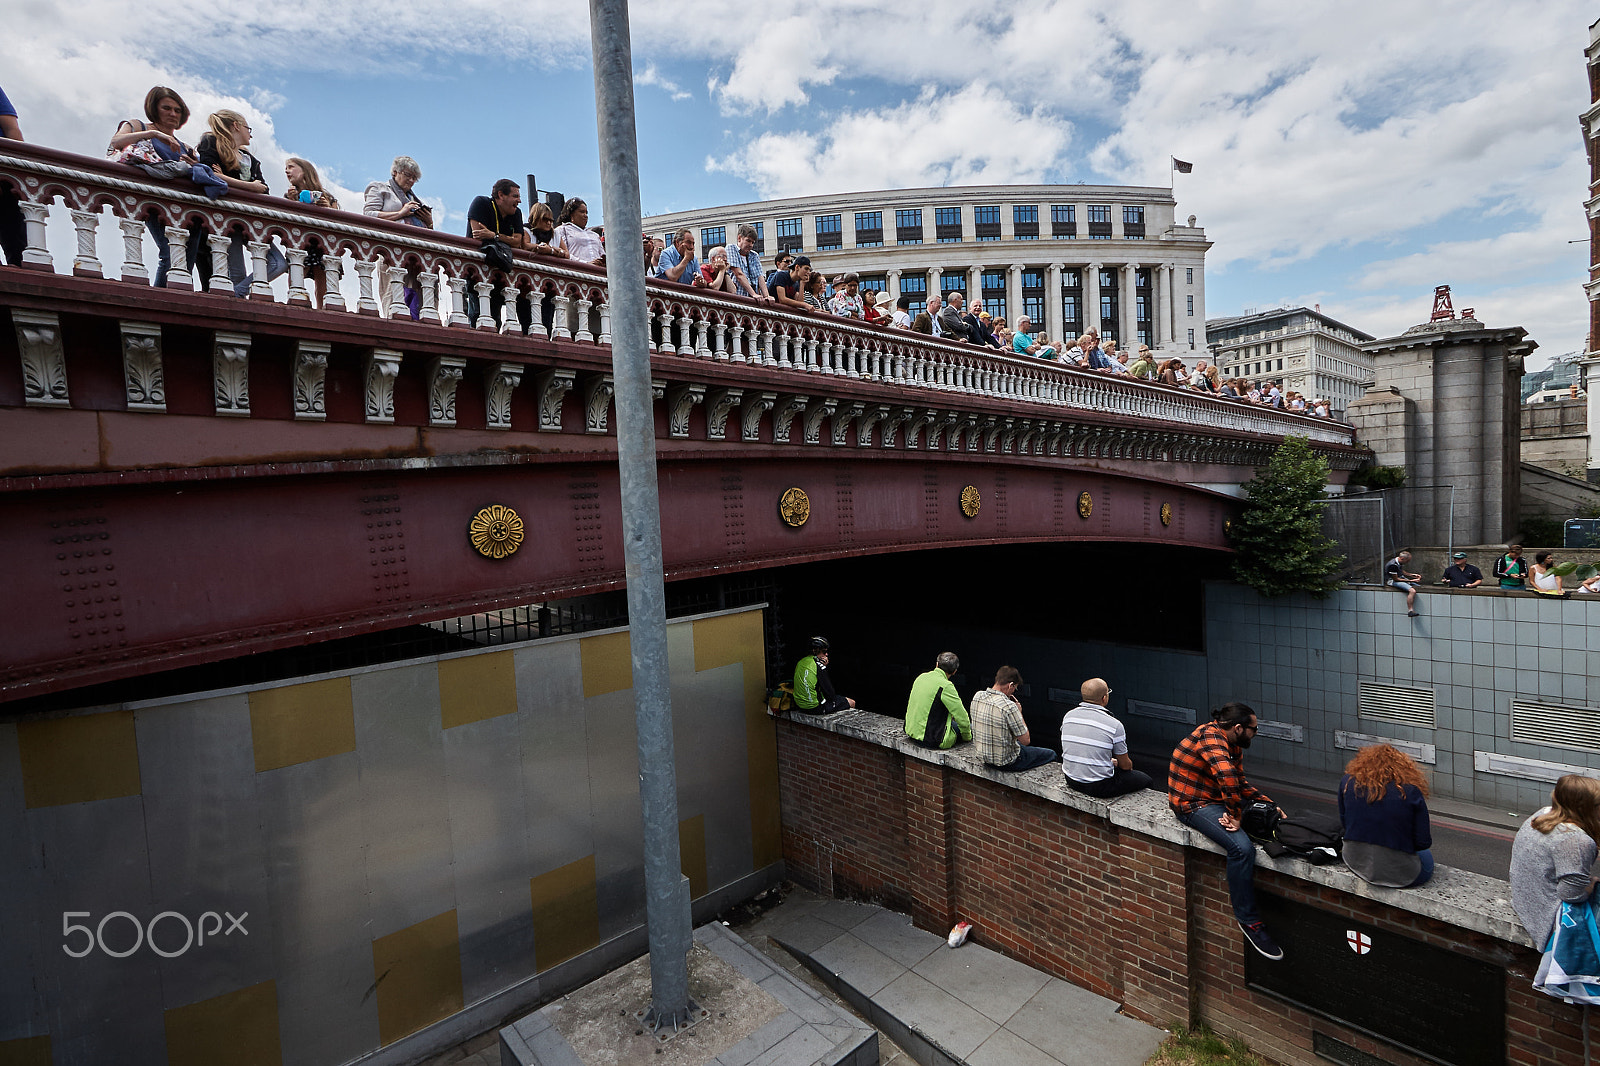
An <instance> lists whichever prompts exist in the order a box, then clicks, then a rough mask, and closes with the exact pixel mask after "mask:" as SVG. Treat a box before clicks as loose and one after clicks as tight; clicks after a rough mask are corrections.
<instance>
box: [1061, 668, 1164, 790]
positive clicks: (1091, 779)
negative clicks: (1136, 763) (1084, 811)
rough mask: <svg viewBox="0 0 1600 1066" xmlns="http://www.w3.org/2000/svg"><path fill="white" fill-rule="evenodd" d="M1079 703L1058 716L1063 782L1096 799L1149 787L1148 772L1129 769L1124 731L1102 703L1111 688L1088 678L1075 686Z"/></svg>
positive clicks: (1129, 763)
mask: <svg viewBox="0 0 1600 1066" xmlns="http://www.w3.org/2000/svg"><path fill="white" fill-rule="evenodd" d="M1078 694H1079V695H1080V696H1082V697H1083V702H1082V703H1080V704H1078V705H1077V706H1076V707H1074V708H1073V709H1072V710H1070V711H1068V712H1067V714H1066V717H1064V718H1062V719H1061V765H1062V768H1063V769H1064V770H1066V772H1067V785H1068V786H1069V787H1070V788H1072V789H1073V790H1074V791H1077V792H1082V793H1083V794H1084V795H1086V796H1095V797H1097V798H1099V799H1111V798H1112V797H1113V796H1125V795H1127V794H1128V793H1130V792H1138V791H1139V790H1140V789H1146V788H1149V787H1150V775H1149V774H1146V773H1143V772H1141V771H1139V770H1135V769H1134V768H1133V759H1132V758H1130V757H1129V755H1128V734H1127V731H1126V730H1124V729H1123V728H1122V723H1121V722H1119V721H1117V720H1116V719H1115V718H1113V717H1112V716H1111V712H1110V711H1108V710H1106V704H1107V703H1109V702H1110V701H1111V688H1110V686H1109V685H1107V684H1106V683H1105V681H1104V680H1102V679H1101V678H1098V677H1091V678H1090V679H1089V680H1087V681H1085V682H1084V683H1083V684H1082V685H1081V686H1079V688H1078Z"/></svg>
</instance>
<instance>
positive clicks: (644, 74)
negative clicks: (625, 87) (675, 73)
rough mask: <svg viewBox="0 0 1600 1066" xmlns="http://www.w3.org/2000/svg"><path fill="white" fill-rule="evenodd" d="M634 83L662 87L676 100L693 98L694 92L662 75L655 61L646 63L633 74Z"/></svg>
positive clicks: (661, 88)
mask: <svg viewBox="0 0 1600 1066" xmlns="http://www.w3.org/2000/svg"><path fill="white" fill-rule="evenodd" d="M633 84H634V85H648V86H653V87H655V88H657V89H660V90H661V91H662V92H664V93H666V94H667V95H668V96H670V97H672V99H674V100H693V99H694V93H691V92H688V91H686V90H684V89H682V88H679V86H678V83H677V82H675V81H672V80H671V79H670V78H667V77H665V76H663V75H662V73H661V71H659V70H657V69H656V65H655V64H654V63H646V64H645V67H644V69H643V70H641V71H636V72H635V73H634V75H633Z"/></svg>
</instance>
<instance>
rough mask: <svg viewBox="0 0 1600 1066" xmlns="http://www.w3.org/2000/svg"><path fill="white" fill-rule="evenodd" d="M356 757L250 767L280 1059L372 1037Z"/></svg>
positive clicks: (306, 1056) (336, 1057)
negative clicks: (265, 875)
mask: <svg viewBox="0 0 1600 1066" xmlns="http://www.w3.org/2000/svg"><path fill="white" fill-rule="evenodd" d="M356 760H357V756H356V753H355V752H346V753H343V754H339V755H330V756H329V757H327V758H325V759H316V760H314V761H311V762H304V763H297V764H295V765H293V766H285V767H282V768H281V769H277V770H267V771H264V772H262V773H259V774H257V775H256V790H257V795H258V796H259V797H260V803H261V828H262V836H263V843H264V845H265V851H266V855H267V869H268V872H269V875H270V878H271V880H270V885H271V892H272V915H273V921H274V924H275V928H274V930H273V942H274V952H273V954H274V958H275V966H274V969H275V970H276V973H277V982H278V1016H279V1019H280V1021H281V1025H282V1033H283V1060H284V1062H286V1063H290V1062H292V1063H296V1064H301V1063H303V1064H305V1066H324V1064H327V1066H333V1064H338V1063H343V1062H348V1061H349V1060H350V1059H353V1058H355V1057H356V1056H358V1055H360V1054H362V1053H364V1052H367V1051H371V1050H372V1049H374V1048H376V1047H377V1046H378V1008H377V1002H376V1000H375V999H374V998H373V995H372V992H373V987H374V985H375V983H376V980H375V975H374V974H373V972H372V932H371V927H370V925H369V912H368V907H367V878H366V861H365V856H366V848H365V842H366V837H365V834H364V830H363V826H362V811H361V771H360V767H359V765H358V763H357V761H356Z"/></svg>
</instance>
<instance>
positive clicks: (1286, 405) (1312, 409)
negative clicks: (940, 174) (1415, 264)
mask: <svg viewBox="0 0 1600 1066" xmlns="http://www.w3.org/2000/svg"><path fill="white" fill-rule="evenodd" d="M143 112H144V113H143V116H142V117H135V118H130V119H127V120H126V121H124V122H122V123H121V124H119V125H118V126H117V128H116V131H115V132H114V133H113V134H112V136H111V140H110V142H109V144H108V145H107V149H106V153H107V156H108V157H109V158H111V159H113V160H115V161H117V162H119V163H124V164H127V165H129V166H133V167H136V168H138V169H140V170H142V171H144V173H145V174H146V175H147V176H149V177H151V178H154V179H157V180H162V181H174V182H184V183H187V184H188V185H189V186H191V187H192V188H193V189H194V190H197V191H199V192H202V193H204V194H205V195H206V196H209V197H212V198H219V197H224V196H227V195H229V194H231V193H234V192H254V193H270V192H271V187H270V184H269V182H268V180H267V178H266V176H265V175H264V174H263V173H262V169H261V161H260V160H259V159H258V158H257V157H256V156H255V155H254V154H252V153H251V151H250V141H251V135H252V131H251V128H250V124H249V122H248V121H247V120H246V119H245V117H244V116H243V115H240V114H239V113H238V112H235V111H230V110H218V111H215V112H213V113H212V114H210V115H209V116H207V118H206V122H205V125H206V129H205V132H204V133H202V135H201V136H200V139H199V140H198V141H197V142H195V143H194V144H193V145H190V144H188V143H186V142H185V141H184V140H183V139H182V137H181V136H180V131H181V130H182V129H183V128H184V127H185V126H186V125H187V124H188V122H189V119H190V113H189V107H188V105H187V104H186V103H184V100H183V97H182V96H181V95H179V93H178V92H177V91H176V90H175V89H172V88H169V87H167V86H163V85H158V86H155V87H154V88H152V89H151V90H150V91H149V92H148V93H147V94H146V95H145V100H144V108H143ZM0 136H3V137H9V138H13V139H17V140H21V139H22V131H21V128H20V126H19V124H18V120H17V115H16V108H15V107H13V106H12V105H11V103H10V101H9V100H7V99H6V98H5V95H4V93H3V91H0ZM421 178H422V168H421V166H420V165H419V164H418V163H417V161H416V160H415V159H414V158H412V157H411V156H407V155H401V156H396V157H395V159H394V162H393V164H392V165H391V167H390V172H389V177H388V180H383V179H378V180H375V181H372V182H370V183H368V185H367V186H366V189H365V192H364V194H363V196H362V202H361V207H360V210H361V211H362V213H363V214H365V215H367V216H369V217H372V218H376V219H381V220H383V221H386V222H394V223H398V224H400V225H405V226H416V227H419V228H423V229H432V228H434V217H433V211H432V208H430V207H429V205H428V204H427V203H425V202H424V201H423V200H422V198H421V197H420V196H419V195H418V193H417V191H416V186H417V183H418V182H419V181H420V180H421ZM283 195H284V197H285V198H286V199H288V200H290V201H292V202H293V203H295V204H298V205H303V206H307V207H316V208H322V209H325V210H332V211H339V210H344V208H343V207H342V205H341V204H340V203H339V201H338V199H337V198H336V197H334V196H333V194H332V193H331V192H330V191H329V190H328V189H326V188H325V187H324V186H323V183H322V180H321V178H320V176H319V174H318V172H317V168H316V166H315V164H313V163H312V162H311V161H310V160H307V159H302V158H300V157H297V156H295V157H290V158H289V160H288V161H287V163H286V164H285V166H284V190H283ZM7 197H10V198H9V199H7ZM521 204H522V188H521V186H520V185H518V184H517V182H515V181H514V180H512V179H510V178H502V179H500V180H499V181H496V182H495V183H494V184H493V186H492V187H491V189H490V191H489V193H488V194H487V195H483V196H479V197H477V198H476V199H474V200H473V201H472V203H471V206H470V207H469V208H468V209H467V225H466V232H465V236H467V237H470V238H472V239H473V240H477V241H479V242H481V244H482V247H483V251H484V258H485V261H486V264H487V265H488V266H489V267H490V268H491V269H493V270H498V271H501V272H505V271H509V270H510V269H512V265H513V260H512V252H513V251H524V252H527V253H529V254H532V255H536V256H550V257H553V258H559V259H567V260H571V261H572V262H577V263H588V264H592V265H596V266H603V265H604V263H605V253H606V247H605V233H604V229H603V227H600V226H594V227H590V226H589V209H588V205H587V204H586V203H585V201H583V200H582V199H578V198H574V199H570V200H565V201H564V202H563V203H562V204H561V205H560V207H559V214H557V213H556V212H554V211H553V210H552V208H551V207H550V205H549V204H545V203H538V202H535V203H533V204H532V205H531V206H530V207H529V210H528V213H527V215H526V217H524V214H523V210H522V206H521ZM147 225H148V229H149V233H150V238H151V241H152V243H153V244H154V246H155V248H156V253H157V267H156V273H155V277H154V279H153V283H154V284H155V285H157V286H163V287H164V286H165V285H166V284H167V281H168V276H169V273H170V271H171V258H172V257H171V249H170V247H169V244H168V236H167V232H166V228H165V226H164V225H163V224H161V223H160V222H158V221H157V220H156V219H155V218H154V217H152V218H151V219H150V220H149V221H148V223H147ZM759 240H760V238H759V237H758V235H757V233H756V230H755V227H754V226H751V225H749V224H744V225H741V226H739V227H738V228H737V230H736V231H735V235H734V241H733V244H732V245H728V246H723V245H718V246H716V247H714V248H710V249H707V250H706V253H705V260H704V261H703V262H702V261H701V260H700V259H699V258H698V257H697V256H696V254H695V236H694V233H693V232H692V231H691V230H689V229H687V228H685V229H680V230H679V231H678V232H677V233H676V234H675V235H673V239H672V242H671V243H670V244H668V243H667V242H665V241H663V240H662V239H660V238H651V237H650V236H648V235H646V236H645V237H644V244H643V255H644V262H645V268H646V272H647V274H649V276H651V277H653V278H655V279H657V280H658V281H663V282H670V283H674V284H679V285H687V286H691V287H694V288H702V289H707V290H710V291H715V292H721V293H726V294H729V295H733V296H742V297H745V298H748V299H751V300H754V301H755V302H757V303H758V304H762V305H766V306H768V307H771V308H774V309H779V310H783V311H789V312H794V313H799V314H808V315H828V316H837V317H841V318H847V319H854V320H856V321H858V322H861V323H864V324H869V325H876V326H881V327H883V328H885V329H903V330H908V331H912V332H918V333H923V334H926V335H928V336H933V337H939V338H942V339H944V340H946V341H950V342H952V343H961V344H970V345H974V346H976V347H982V348H986V349H989V350H991V351H997V352H1004V353H1007V354H1011V355H1017V356H1029V357H1032V358H1037V359H1041V360H1045V361H1050V362H1057V363H1061V364H1064V365H1067V366H1072V367H1074V368H1077V369H1080V370H1086V371H1091V372H1096V373H1102V374H1108V375H1125V376H1127V377H1129V378H1131V379H1136V380H1142V381H1147V382H1150V383H1152V384H1158V385H1166V386H1170V387H1172V388H1176V389H1187V390H1191V391H1194V392H1198V393H1203V394H1207V395H1211V396H1215V397H1218V398H1221V399H1226V400H1235V401H1238V402H1241V403H1250V404H1258V405H1261V406H1265V407H1274V408H1278V409H1280V410H1286V411H1292V412H1300V413H1304V414H1310V415H1315V416H1318V417H1323V418H1326V417H1328V416H1329V407H1328V404H1327V402H1326V401H1325V400H1320V399H1312V398H1307V397H1305V396H1302V395H1300V394H1298V393H1296V392H1293V391H1285V390H1284V389H1283V388H1282V387H1281V385H1282V383H1281V382H1269V381H1261V382H1254V381H1243V380H1236V379H1231V378H1223V377H1221V376H1220V375H1219V374H1218V371H1217V368H1216V367H1214V366H1208V365H1207V363H1206V361H1205V360H1203V359H1202V360H1200V361H1199V362H1198V363H1197V364H1196V365H1195V367H1194V368H1193V369H1190V368H1189V367H1188V366H1187V364H1186V363H1185V362H1184V361H1183V360H1182V359H1180V358H1176V357H1170V358H1166V359H1159V360H1158V359H1157V358H1156V356H1155V354H1153V353H1152V352H1151V350H1150V347H1149V346H1148V345H1146V344H1140V345H1139V346H1138V349H1137V351H1136V352H1133V353H1130V352H1129V351H1127V350H1126V349H1119V347H1118V344H1117V342H1116V341H1115V340H1113V339H1111V338H1105V339H1102V338H1101V336H1100V332H1099V330H1098V329H1097V328H1096V327H1094V326H1091V327H1089V328H1088V329H1087V330H1086V331H1085V332H1084V333H1082V334H1081V335H1079V336H1077V337H1076V338H1066V339H1065V340H1064V341H1062V342H1059V343H1058V342H1057V341H1055V340H1052V339H1051V338H1050V337H1049V336H1047V335H1045V334H1044V333H1043V332H1042V331H1040V330H1039V329H1038V328H1037V324H1036V323H1034V322H1033V321H1032V320H1031V319H1030V318H1029V316H1028V315H1026V314H1022V315H1019V316H1018V317H1017V319H1016V323H1015V327H1014V328H1013V327H1012V326H1011V325H1010V324H1008V323H1007V322H1006V320H1005V318H1004V317H1003V316H993V315H990V314H989V312H988V311H986V310H985V309H984V307H983V304H982V301H981V300H976V299H974V300H972V301H971V303H970V305H969V303H968V301H967V298H966V296H965V294H963V293H961V292H959V291H952V292H948V293H944V294H942V295H941V294H938V293H934V294H930V295H929V297H928V300H927V306H926V310H923V311H920V312H918V313H917V314H916V315H915V316H913V315H912V314H911V308H912V307H914V306H916V301H915V300H914V298H913V297H911V296H909V295H901V296H899V297H894V296H891V295H890V294H889V293H887V292H884V291H881V290H878V289H870V288H863V287H862V285H861V279H860V278H859V277H858V276H857V275H856V274H854V273H843V274H839V275H836V276H835V277H833V278H831V279H830V278H828V277H827V276H825V275H824V274H823V272H822V271H821V270H819V269H817V268H816V267H815V266H814V265H813V264H812V262H811V260H810V258H809V257H807V256H804V255H801V256H795V255H793V254H791V253H789V252H787V251H780V252H779V253H778V255H777V256H776V257H775V259H774V264H773V268H772V269H770V270H766V269H763V266H762V261H761V256H760V253H759V252H757V250H756V245H757V243H758V242H759ZM24 243H25V241H24V229H23V226H22V218H21V212H20V210H19V209H18V208H17V205H16V202H15V197H14V196H12V195H11V194H10V193H8V192H6V191H5V190H4V189H3V188H0V247H3V250H4V255H5V258H6V261H8V262H11V263H13V264H17V263H21V261H22V252H23V246H24ZM186 251H187V262H188V263H189V265H190V269H191V271H192V272H193V273H194V275H195V276H196V278H197V280H198V282H199V284H200V286H201V287H208V286H209V284H210V278H211V273H212V269H213V267H212V256H211V254H210V253H209V250H208V248H207V233H206V232H205V229H204V226H203V225H202V224H201V223H200V222H198V221H196V222H194V223H193V224H192V225H191V226H190V227H189V229H188V237H187V240H186ZM322 255H323V253H322V250H321V249H313V250H312V251H311V252H310V253H309V254H308V257H307V260H306V274H307V277H308V279H309V280H310V283H311V285H312V288H313V291H314V292H315V293H316V296H317V299H318V301H319V302H320V300H321V298H322V294H323V292H324V284H325V280H324V271H323V269H322ZM226 258H227V269H228V277H229V281H230V282H231V285H232V289H233V292H234V294H235V295H236V296H239V297H248V296H249V295H250V290H251V287H252V284H253V283H254V280H255V278H254V269H253V264H252V263H251V260H250V253H249V249H248V242H247V240H246V238H245V236H244V235H243V234H242V233H235V234H233V235H232V236H231V238H230V241H229V245H228V249H227V257H226ZM266 259H267V264H266V266H267V280H268V281H271V280H273V279H276V278H277V277H279V276H280V275H282V274H283V273H285V272H286V271H287V270H288V262H287V260H286V258H285V256H284V253H283V252H282V251H281V250H280V249H279V248H278V247H277V246H276V245H275V244H269V246H268V248H267V251H266ZM403 297H404V300H405V303H406V306H407V308H408V309H409V311H410V314H411V317H412V318H413V319H416V318H419V317H420V316H421V310H422V298H421V289H420V285H419V284H418V281H417V276H416V274H415V272H414V271H413V272H411V273H409V274H408V275H407V277H406V279H405V283H404V285H403ZM465 297H466V301H467V305H468V306H467V308H466V311H467V314H468V317H469V318H471V319H474V320H476V318H477V316H478V311H479V307H478V302H479V297H478V294H477V293H476V291H475V290H473V289H472V288H471V287H469V288H468V290H467V292H466V294H465ZM502 299H503V297H502V296H501V295H500V292H499V290H498V288H497V289H496V290H495V292H494V295H493V297H492V306H491V308H490V313H491V314H493V315H495V316H497V317H498V316H499V315H500V313H501V312H500V307H501V302H502ZM549 313H551V312H549V311H547V314H549ZM517 315H518V317H519V318H520V320H521V326H522V329H523V331H524V332H527V331H528V329H529V328H530V325H531V312H530V305H529V302H528V301H527V300H526V298H521V299H519V300H518V302H517Z"/></svg>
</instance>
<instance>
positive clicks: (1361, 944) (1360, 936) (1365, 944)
mask: <svg viewBox="0 0 1600 1066" xmlns="http://www.w3.org/2000/svg"><path fill="white" fill-rule="evenodd" d="M1344 939H1345V943H1347V944H1349V945H1350V950H1351V951H1353V952H1355V953H1356V954H1357V955H1365V954H1366V953H1367V952H1369V951H1371V950H1372V938H1371V937H1370V936H1368V935H1367V934H1365V933H1360V932H1357V931H1356V930H1354V929H1346V930H1345V932H1344Z"/></svg>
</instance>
